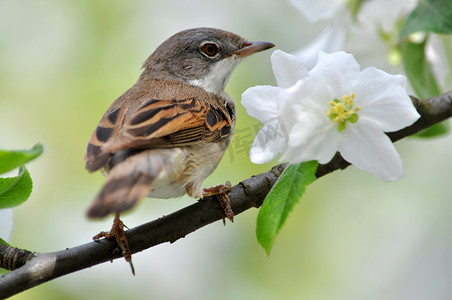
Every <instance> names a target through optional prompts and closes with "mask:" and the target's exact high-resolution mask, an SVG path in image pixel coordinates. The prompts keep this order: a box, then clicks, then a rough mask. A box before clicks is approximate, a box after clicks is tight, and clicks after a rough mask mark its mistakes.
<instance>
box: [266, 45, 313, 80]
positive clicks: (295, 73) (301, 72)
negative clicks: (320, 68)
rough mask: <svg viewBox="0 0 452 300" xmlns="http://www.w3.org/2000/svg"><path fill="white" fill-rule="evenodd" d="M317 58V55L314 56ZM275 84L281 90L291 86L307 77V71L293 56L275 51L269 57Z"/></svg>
mask: <svg viewBox="0 0 452 300" xmlns="http://www.w3.org/2000/svg"><path fill="white" fill-rule="evenodd" d="M316 56H317V54H316ZM270 59H271V62H272V68H273V74H275V79H276V83H277V84H278V86H280V87H283V88H289V87H291V86H293V85H294V84H295V83H296V82H297V81H298V80H300V79H302V78H305V77H306V76H308V70H307V69H306V67H305V66H304V65H303V63H302V62H301V61H300V60H299V59H298V58H297V57H296V56H294V55H292V54H289V53H286V52H284V51H281V50H276V51H275V52H273V53H272V55H271V57H270Z"/></svg>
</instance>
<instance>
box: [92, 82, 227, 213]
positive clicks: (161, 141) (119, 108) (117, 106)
mask: <svg viewBox="0 0 452 300" xmlns="http://www.w3.org/2000/svg"><path fill="white" fill-rule="evenodd" d="M158 82H159V80H152V79H149V80H140V81H138V82H137V83H136V84H135V85H134V86H133V87H132V88H131V89H130V90H128V91H127V92H126V93H125V94H124V95H122V96H121V97H119V98H118V99H117V100H116V101H115V102H114V103H113V104H112V105H111V107H110V108H109V109H108V110H107V112H106V113H105V114H104V116H103V117H102V119H101V121H100V122H99V125H98V126H97V128H96V130H95V131H94V133H93V135H92V136H91V139H90V141H89V143H88V146H87V149H86V161H87V163H86V166H87V169H88V170H89V171H91V172H93V171H96V170H98V169H100V168H102V169H103V171H104V173H107V174H108V173H109V172H110V170H112V169H114V167H115V166H118V165H121V164H123V163H126V161H128V162H129V163H131V162H135V161H137V160H138V158H132V157H133V156H137V155H139V159H140V160H144V159H149V156H151V157H152V154H151V153H149V151H151V150H154V151H156V152H155V153H156V154H155V155H157V156H160V159H161V160H165V159H167V160H171V159H172V157H173V156H174V157H176V156H177V155H176V152H175V151H170V149H171V148H177V149H184V150H186V151H187V153H189V152H190V151H203V152H204V151H205V154H208V153H209V152H210V151H209V150H208V149H206V150H202V149H203V148H209V147H210V145H209V143H219V144H220V145H221V148H222V149H223V148H224V150H225V148H226V147H227V144H228V142H229V139H230V136H231V133H232V128H233V126H234V114H235V108H234V104H233V103H232V102H231V103H228V102H227V101H225V100H224V99H223V98H221V97H220V96H217V95H215V94H211V93H208V92H205V91H204V90H203V89H201V88H198V87H195V86H191V85H187V84H184V83H180V82H172V81H168V80H166V82H165V88H161V85H159V84H158ZM175 95H186V96H187V97H184V99H177V98H176V99H175ZM190 96H191V97H190ZM137 97H139V98H137ZM131 100H133V101H131ZM159 149H160V151H157V150H159ZM162 149H167V151H161V150H162ZM197 149H199V150H197ZM220 150H221V149H220ZM224 150H223V152H224ZM218 155H220V157H219V158H221V156H222V155H223V153H217V154H214V156H215V158H214V159H213V160H214V161H211V160H210V159H209V158H206V159H205V162H206V164H204V163H202V162H198V163H196V164H194V162H192V158H191V157H190V155H188V154H187V155H185V156H184V157H183V158H184V161H185V162H186V165H185V168H182V169H183V170H182V173H181V175H180V176H171V177H175V178H174V179H175V181H176V182H178V183H179V184H181V185H183V186H184V187H186V188H189V190H190V196H194V197H200V196H202V195H200V193H199V189H198V190H197V191H193V189H192V188H191V187H192V186H194V185H197V182H192V181H193V180H197V179H198V178H197V176H190V175H189V174H190V172H193V170H191V169H193V168H195V165H196V167H202V168H206V171H205V172H206V173H210V172H211V171H213V169H214V168H213V169H212V167H211V166H210V164H211V163H215V162H217V160H218V161H219V158H218V159H217V158H216V156H218ZM179 156H181V155H179ZM179 156H178V157H179ZM137 163H138V162H137ZM171 163H172V162H166V167H167V168H173V166H172V165H171ZM157 165H158V163H157ZM131 166H132V165H131ZM156 167H157V166H155V168H156ZM125 170H127V172H125ZM137 171H138V170H137ZM163 171H166V172H167V170H166V169H165V166H160V168H156V170H155V172H154V173H155V174H154V176H158V175H159V174H160V172H163ZM200 171H201V172H202V170H200ZM187 172H188V173H187ZM202 173H204V172H202ZM182 174H183V175H182ZM187 175H188V176H187ZM208 175H209V174H207V175H206V177H207V176H208ZM154 176H152V175H149V174H146V173H143V172H135V170H134V169H133V168H126V167H123V166H122V168H121V174H119V171H118V172H113V173H112V174H111V175H107V182H106V184H105V185H104V188H103V189H102V191H101V192H100V193H99V195H98V196H97V198H96V199H95V201H94V202H93V204H92V206H91V207H90V208H89V210H88V215H89V216H90V217H103V216H105V215H107V214H108V213H110V212H122V211H124V210H127V209H129V208H130V207H132V206H133V204H134V203H136V201H138V200H139V199H141V198H143V197H144V196H146V195H147V194H148V193H149V191H150V185H151V183H152V181H153V179H154ZM203 177H204V176H203ZM190 178H192V179H191V180H190ZM121 181H122V182H121ZM182 181H186V182H182ZM128 190H130V191H128ZM179 194H180V193H179ZM177 196H180V195H177Z"/></svg>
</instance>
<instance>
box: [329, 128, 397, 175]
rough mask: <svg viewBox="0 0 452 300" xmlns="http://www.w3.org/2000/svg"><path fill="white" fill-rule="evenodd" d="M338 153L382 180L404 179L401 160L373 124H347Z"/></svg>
mask: <svg viewBox="0 0 452 300" xmlns="http://www.w3.org/2000/svg"><path fill="white" fill-rule="evenodd" d="M338 150H339V152H340V153H341V155H342V157H343V158H344V159H345V160H346V161H348V162H350V163H351V164H353V165H354V166H356V167H357V168H359V169H362V170H365V171H367V172H370V173H372V174H374V175H375V176H378V177H380V178H381V179H382V180H383V181H386V182H388V181H393V180H397V179H400V178H402V177H403V174H404V173H403V164H402V159H401V158H400V156H399V154H398V153H397V151H396V149H395V148H394V145H393V144H392V142H391V140H390V139H389V137H388V136H387V135H386V134H384V132H382V131H381V130H380V129H379V128H378V125H376V124H374V123H372V122H368V121H362V122H360V124H359V125H358V124H351V125H347V128H346V129H345V130H344V132H343V136H342V141H341V143H340V144H339V148H338Z"/></svg>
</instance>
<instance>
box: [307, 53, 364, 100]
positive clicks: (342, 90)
mask: <svg viewBox="0 0 452 300" xmlns="http://www.w3.org/2000/svg"><path fill="white" fill-rule="evenodd" d="M360 70H361V68H360V66H359V64H358V63H357V62H356V60H355V58H354V57H353V55H351V54H349V53H346V52H344V51H339V52H335V53H331V54H327V53H323V52H320V53H319V58H318V60H317V64H316V65H315V66H314V68H312V70H311V71H309V75H310V76H311V77H316V78H321V79H322V80H323V81H325V82H326V84H327V85H328V86H330V87H331V89H332V90H333V91H334V92H335V94H336V95H335V96H336V97H338V98H339V97H342V96H344V95H349V94H350V93H351V92H353V91H351V90H350V89H351V87H352V86H353V85H354V82H355V81H356V80H357V79H358V78H359V77H358V76H359V72H360ZM330 100H332V99H330Z"/></svg>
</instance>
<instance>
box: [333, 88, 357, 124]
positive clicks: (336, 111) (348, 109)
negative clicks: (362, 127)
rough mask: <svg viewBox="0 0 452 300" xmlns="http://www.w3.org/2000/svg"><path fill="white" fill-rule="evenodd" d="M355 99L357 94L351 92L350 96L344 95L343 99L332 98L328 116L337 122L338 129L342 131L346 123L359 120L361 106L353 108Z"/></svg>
mask: <svg viewBox="0 0 452 300" xmlns="http://www.w3.org/2000/svg"><path fill="white" fill-rule="evenodd" d="M354 100H355V94H354V93H351V94H350V95H349V96H347V95H344V96H342V98H341V99H334V100H331V101H330V102H329V103H328V104H329V105H330V110H329V111H327V113H326V116H327V117H328V118H330V120H331V121H333V122H334V123H337V130H338V131H339V132H341V131H342V130H344V129H345V125H346V123H347V121H348V122H350V123H356V122H358V114H357V112H358V111H360V109H361V108H359V107H355V108H353V101H354Z"/></svg>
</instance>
